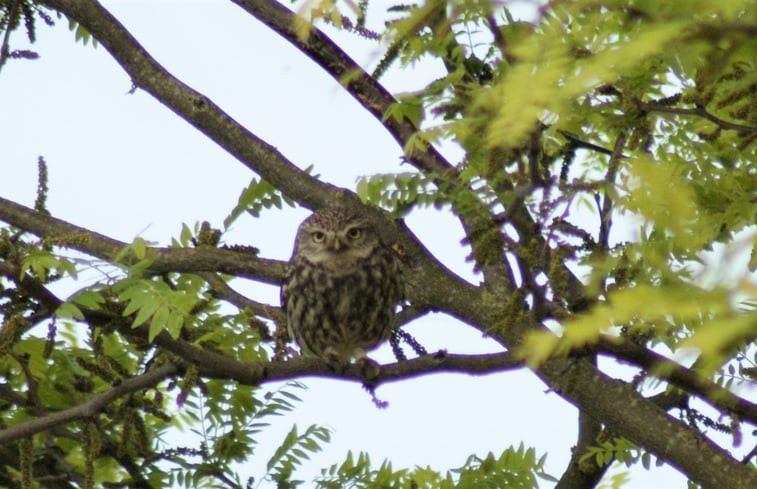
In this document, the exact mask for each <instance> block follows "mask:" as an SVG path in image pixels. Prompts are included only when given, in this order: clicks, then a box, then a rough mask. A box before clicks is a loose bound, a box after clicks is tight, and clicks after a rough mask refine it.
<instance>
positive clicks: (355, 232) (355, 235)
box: [347, 228, 363, 239]
mask: <svg viewBox="0 0 757 489" xmlns="http://www.w3.org/2000/svg"><path fill="white" fill-rule="evenodd" d="M362 236H363V230H362V229H360V228H350V229H348V230H347V237H348V238H350V239H360V238H361V237H362Z"/></svg>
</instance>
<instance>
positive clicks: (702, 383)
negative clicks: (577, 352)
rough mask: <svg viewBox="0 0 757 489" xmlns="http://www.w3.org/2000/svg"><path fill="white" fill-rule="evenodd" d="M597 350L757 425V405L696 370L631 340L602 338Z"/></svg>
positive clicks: (720, 409)
mask: <svg viewBox="0 0 757 489" xmlns="http://www.w3.org/2000/svg"><path fill="white" fill-rule="evenodd" d="M597 348H598V350H599V351H600V352H602V353H605V354H608V355H611V356H613V357H615V358H618V359H621V360H625V361H627V362H630V363H632V364H634V365H638V366H639V367H641V368H642V369H644V370H645V371H647V372H649V373H650V374H651V375H654V376H656V377H659V378H661V379H665V380H667V381H668V382H670V383H672V384H674V385H676V386H678V387H680V388H681V389H683V390H685V391H688V392H690V393H693V394H696V395H698V396H699V397H701V398H702V400H704V401H705V402H707V403H708V404H710V405H711V406H712V407H714V408H715V409H717V410H719V411H721V412H730V413H733V414H736V415H738V416H739V418H740V419H742V420H744V421H749V422H751V423H752V424H755V425H757V404H754V403H753V402H749V401H747V400H746V399H742V398H741V397H739V396H737V395H735V394H734V393H733V392H731V391H729V390H728V389H726V388H724V387H721V386H719V385H717V384H715V383H714V382H711V381H710V380H708V379H707V378H705V377H703V376H701V375H699V374H698V373H697V372H695V371H694V370H691V369H688V368H685V367H682V366H681V365H679V364H678V363H676V362H674V361H672V360H668V359H667V358H665V357H663V356H662V355H660V354H658V353H655V352H653V351H650V350H647V349H646V348H643V347H641V346H638V345H635V344H633V343H631V342H629V341H623V342H620V343H619V342H618V341H617V340H616V339H615V338H607V337H600V339H599V342H598V344H597Z"/></svg>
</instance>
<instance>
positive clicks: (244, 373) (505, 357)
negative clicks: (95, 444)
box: [0, 332, 523, 444]
mask: <svg viewBox="0 0 757 489" xmlns="http://www.w3.org/2000/svg"><path fill="white" fill-rule="evenodd" d="M159 338H160V339H159V340H158V341H157V343H158V344H159V345H161V346H163V347H166V349H168V350H171V351H172V352H174V353H177V354H181V355H185V356H184V358H183V360H184V361H187V362H189V363H192V364H194V365H196V366H197V367H198V371H199V374H200V375H201V376H202V377H206V378H214V379H226V380H235V381H237V382H239V383H240V384H244V385H252V386H256V385H260V384H263V383H267V382H275V381H281V380H288V379H293V378H300V377H308V376H310V377H324V378H333V379H341V380H350V381H357V382H361V383H364V384H367V385H370V386H371V387H377V386H379V385H381V384H384V383H388V382H397V381H400V380H405V379H411V378H416V377H419V376H422V375H426V374H430V373H437V372H457V373H467V374H471V375H485V374H489V373H494V372H503V371H507V370H513V369H516V368H520V367H522V365H523V364H522V362H521V361H520V360H519V359H517V358H516V357H515V356H513V355H511V354H510V353H507V352H506V353H497V354H488V355H447V354H437V355H429V356H425V357H420V358H416V359H414V360H409V361H405V362H399V363H393V364H388V365H383V366H381V367H379V368H378V370H377V373H376V374H375V375H371V376H370V377H367V378H366V377H365V371H364V368H363V367H362V366H360V365H359V364H351V365H347V366H345V367H344V369H342V370H335V369H334V367H333V366H331V365H329V364H327V363H326V362H324V361H323V360H321V359H318V358H315V357H311V358H306V357H297V358H295V359H293V360H290V361H286V362H282V361H275V362H271V363H267V364H252V363H248V362H240V361H238V360H234V359H232V358H229V357H226V356H224V355H221V354H218V353H214V352H210V351H206V350H201V349H199V348H196V347H194V346H192V345H191V344H189V343H186V342H184V341H181V340H172V339H171V338H170V336H169V335H168V334H167V333H165V332H164V333H162V334H161V335H159ZM181 370H182V369H180V368H179V367H177V366H176V365H174V364H172V363H168V364H164V365H162V366H160V367H157V368H156V369H154V370H151V371H149V372H147V373H145V374H142V375H140V376H137V377H133V378H131V379H128V380H125V381H123V382H122V383H121V384H119V385H117V386H115V387H113V388H111V389H108V390H107V391H104V392H102V393H100V394H97V395H95V396H94V397H92V399H90V400H88V401H86V402H84V403H82V404H79V405H77V406H74V407H71V408H68V409H64V410H62V411H57V412H54V413H51V414H47V415H44V416H42V417H39V418H37V419H34V420H31V421H27V422H24V423H19V424H17V425H15V426H11V427H10V428H6V429H4V430H0V444H5V443H10V442H12V441H14V440H18V439H20V438H26V437H29V436H31V435H33V434H34V433H38V432H40V431H44V430H48V429H51V428H53V427H55V426H58V425H61V424H64V423H69V422H71V421H76V420H80V419H86V418H89V417H92V416H95V415H96V414H98V413H99V412H100V411H101V410H102V409H103V408H104V407H105V406H106V405H107V404H108V403H110V402H112V401H113V400H115V399H117V398H119V397H122V396H125V395H127V394H129V393H131V392H135V391H138V390H141V389H147V388H150V387H152V386H154V385H156V384H157V383H158V382H160V381H162V380H164V379H166V378H168V377H170V376H172V375H175V374H178V373H181Z"/></svg>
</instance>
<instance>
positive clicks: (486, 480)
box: [316, 443, 556, 489]
mask: <svg viewBox="0 0 757 489" xmlns="http://www.w3.org/2000/svg"><path fill="white" fill-rule="evenodd" d="M545 458H546V457H545V456H542V457H541V458H539V459H537V458H536V452H535V450H534V449H533V448H529V449H526V448H525V447H524V446H523V444H522V443H521V444H520V446H519V447H518V448H513V447H510V448H507V449H506V450H504V451H503V452H502V453H501V454H500V455H499V456H495V455H494V454H492V453H489V454H487V455H486V457H484V458H479V457H477V456H475V455H472V456H470V457H469V458H468V460H467V461H466V462H465V465H463V466H462V467H459V468H457V469H452V470H450V471H448V472H447V473H446V474H440V473H438V472H436V471H434V470H433V469H431V468H430V467H425V468H423V467H416V468H415V469H412V470H409V469H400V470H394V469H392V464H391V462H389V461H386V460H385V461H384V462H382V463H381V465H380V466H379V468H377V469H374V468H372V466H371V461H370V457H369V455H368V454H367V453H363V452H361V453H359V454H358V456H357V459H356V458H355V456H354V455H353V454H352V452H350V453H348V454H347V458H346V459H345V461H344V462H342V463H341V464H334V465H332V466H331V467H329V468H327V469H323V470H322V472H321V478H320V479H318V480H317V486H316V487H318V488H321V489H337V488H355V489H360V488H372V487H417V488H418V489H432V488H439V489H466V488H471V489H472V488H489V487H490V488H497V487H512V488H522V489H526V488H536V487H538V484H537V479H544V480H551V481H556V479H554V478H553V477H552V476H550V475H549V474H547V473H545V472H544V468H543V466H544V460H545Z"/></svg>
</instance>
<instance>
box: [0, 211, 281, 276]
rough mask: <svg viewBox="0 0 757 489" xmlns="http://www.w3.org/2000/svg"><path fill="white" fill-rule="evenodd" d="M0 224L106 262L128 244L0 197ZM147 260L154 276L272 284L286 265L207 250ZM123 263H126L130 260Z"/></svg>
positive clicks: (161, 252)
mask: <svg viewBox="0 0 757 489" xmlns="http://www.w3.org/2000/svg"><path fill="white" fill-rule="evenodd" d="M0 221H4V222H6V223H8V224H10V225H11V226H15V227H17V228H19V229H22V230H24V231H27V232H30V233H32V234H35V235H37V236H39V237H40V238H46V239H48V240H51V241H53V242H56V243H59V244H60V246H65V247H67V248H71V249H75V250H77V251H81V252H82V253H86V254H88V255H91V256H94V257H97V258H100V259H102V260H107V261H112V259H113V257H114V256H116V254H118V252H119V251H121V250H122V249H123V248H124V247H125V246H127V245H128V244H127V243H124V242H122V241H118V240H115V239H112V238H109V237H107V236H103V235H102V234H98V233H96V232H95V231H90V230H89V229H85V228H82V227H79V226H75V225H73V224H70V223H68V222H66V221H63V220H61V219H56V218H54V217H51V216H49V215H47V214H45V213H41V212H37V211H35V210H34V209H30V208H28V207H25V206H22V205H20V204H17V203H15V202H12V201H10V200H7V199H4V198H2V197H0ZM147 257H148V258H149V259H151V260H152V263H151V264H150V267H149V269H150V271H152V272H154V273H167V272H220V273H229V274H233V275H238V276H242V277H246V278H251V279H254V280H258V281H261V282H266V283H271V284H278V283H280V282H281V277H283V275H284V266H285V263H284V262H282V261H278V260H269V259H264V258H258V257H256V256H254V255H252V254H251V253H246V252H242V251H235V250H227V249H223V248H209V247H201V248H159V247H150V248H148V249H147ZM126 260H127V262H128V260H129V258H128V257H127V258H126Z"/></svg>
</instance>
